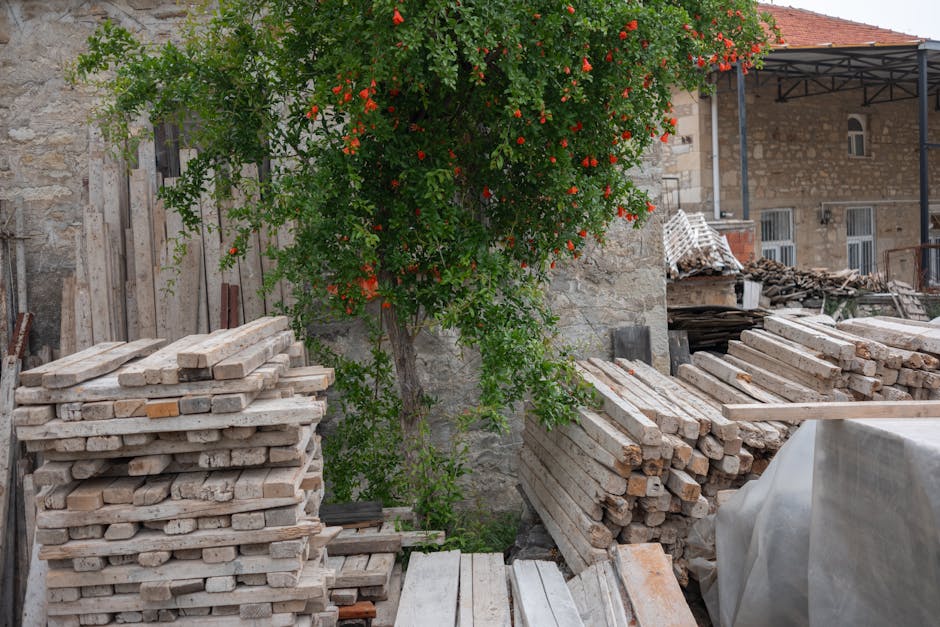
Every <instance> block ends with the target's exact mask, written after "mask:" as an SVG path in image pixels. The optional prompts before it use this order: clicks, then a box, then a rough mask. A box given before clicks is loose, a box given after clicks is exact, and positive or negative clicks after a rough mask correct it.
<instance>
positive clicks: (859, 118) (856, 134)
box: [846, 113, 868, 159]
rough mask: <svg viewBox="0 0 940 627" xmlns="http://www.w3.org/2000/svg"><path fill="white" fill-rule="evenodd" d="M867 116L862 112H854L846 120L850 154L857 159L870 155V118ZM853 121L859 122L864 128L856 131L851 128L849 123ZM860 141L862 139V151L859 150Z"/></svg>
mask: <svg viewBox="0 0 940 627" xmlns="http://www.w3.org/2000/svg"><path fill="white" fill-rule="evenodd" d="M866 118H867V116H865V115H862V114H860V113H852V114H850V115H849V117H848V120H846V133H847V137H848V142H849V143H848V150H849V156H850V157H853V158H856V159H858V158H861V157H866V156H868V120H867V119H866ZM853 121H855V122H858V124H859V126H861V127H862V130H860V131H856V130H852V129H849V128H848V125H849V124H851V123H852V122H853ZM859 141H861V149H862V150H861V152H859V150H858V149H859Z"/></svg>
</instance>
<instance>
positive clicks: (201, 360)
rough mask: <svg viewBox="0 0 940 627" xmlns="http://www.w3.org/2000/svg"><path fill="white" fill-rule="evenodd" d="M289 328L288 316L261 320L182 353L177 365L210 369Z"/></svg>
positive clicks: (179, 355) (208, 340)
mask: <svg viewBox="0 0 940 627" xmlns="http://www.w3.org/2000/svg"><path fill="white" fill-rule="evenodd" d="M287 327H288V319H287V317H286V316H277V317H265V318H260V319H259V320H255V321H253V322H249V323H248V324H246V325H243V326H241V327H239V328H238V329H233V330H232V331H230V332H229V333H227V334H224V335H221V336H218V337H212V338H208V339H206V340H204V341H203V342H201V343H200V344H197V345H196V346H193V347H190V348H189V349H187V350H185V351H181V352H180V353H179V354H178V355H177V363H179V365H180V367H181V368H208V367H211V366H214V365H215V364H217V363H219V362H220V361H222V360H223V359H225V358H227V357H230V356H232V355H234V354H236V353H238V352H239V351H241V350H243V349H245V348H247V347H248V346H250V345H251V344H254V343H255V342H258V341H260V340H262V339H264V338H266V337H268V336H271V335H274V334H275V333H278V332H280V331H284V330H285V329H287Z"/></svg>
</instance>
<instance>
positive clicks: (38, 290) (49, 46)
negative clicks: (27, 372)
mask: <svg viewBox="0 0 940 627" xmlns="http://www.w3.org/2000/svg"><path fill="white" fill-rule="evenodd" d="M184 12H185V10H184V8H183V7H181V6H180V5H179V4H178V3H177V2H176V1H175V0H125V1H120V0H115V1H113V2H80V1H77V0H9V1H7V2H3V3H2V4H0V200H2V201H3V205H4V207H3V214H2V215H0V224H4V225H7V224H8V225H11V226H12V224H13V221H12V215H13V213H12V211H13V206H14V202H22V203H23V208H24V210H25V235H26V236H27V237H29V240H28V242H27V246H26V257H27V259H26V270H27V277H28V289H27V300H28V302H29V308H30V310H31V311H33V312H34V313H35V314H36V319H35V322H34V323H33V335H32V339H33V341H32V344H33V348H36V347H38V346H41V345H42V344H48V345H50V346H52V347H58V343H59V342H58V337H59V309H60V301H61V293H62V292H61V290H62V280H63V278H64V277H65V276H67V275H69V274H71V273H72V272H73V271H74V268H75V255H74V250H75V235H76V233H77V232H78V231H79V230H80V228H81V221H82V206H83V203H84V202H85V201H86V199H87V178H88V165H87V154H88V130H87V129H88V120H89V118H90V116H91V112H92V108H93V104H94V101H93V98H92V95H91V93H90V90H88V89H87V88H81V87H72V86H71V85H69V84H67V83H66V80H65V72H66V69H67V67H68V65H69V64H70V63H71V62H73V61H74V60H75V58H76V56H77V55H78V54H79V53H80V52H81V51H82V50H83V49H84V47H85V40H86V39H87V38H88V36H89V35H90V34H91V33H92V32H93V31H94V29H95V27H96V26H97V25H98V24H100V23H101V22H102V21H104V20H105V19H106V18H110V19H112V20H114V21H116V22H119V23H121V24H123V25H124V26H126V27H127V28H129V29H131V30H133V31H135V32H138V33H143V35H144V36H145V37H146V38H147V39H150V40H166V39H167V38H168V37H170V36H171V35H172V33H173V31H174V29H175V24H176V23H177V22H178V20H179V18H180V17H182V16H183V15H184Z"/></svg>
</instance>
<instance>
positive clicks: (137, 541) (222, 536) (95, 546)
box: [39, 521, 323, 559]
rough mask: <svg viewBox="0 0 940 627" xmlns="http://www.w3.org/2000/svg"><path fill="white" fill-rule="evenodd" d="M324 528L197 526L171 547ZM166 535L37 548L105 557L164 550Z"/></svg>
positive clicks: (44, 554)
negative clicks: (238, 528)
mask: <svg viewBox="0 0 940 627" xmlns="http://www.w3.org/2000/svg"><path fill="white" fill-rule="evenodd" d="M322 529H323V526H322V525H321V524H320V523H318V522H311V521H303V522H300V523H298V524H296V525H289V526H284V527H266V528H265V529H256V530H252V531H236V530H233V529H230V528H229V529H199V530H197V531H193V532H192V533H188V534H186V535H181V536H177V537H176V538H174V539H173V549H174V550H183V549H202V548H207V547H221V546H240V545H242V544H264V543H268V542H280V541H282V540H295V539H298V538H305V537H307V536H312V535H316V534H317V533H319V532H320V531H321V530H322ZM166 546H167V538H166V534H164V533H163V532H162V531H155V530H150V529H143V530H141V531H139V532H138V533H137V535H136V536H134V537H133V538H132V539H130V540H103V539H101V540H70V541H69V542H67V543H65V544H60V545H56V546H52V545H46V546H43V547H42V549H40V551H39V557H41V558H42V559H73V558H76V557H106V556H108V555H128V554H136V553H143V552H146V551H162V550H166Z"/></svg>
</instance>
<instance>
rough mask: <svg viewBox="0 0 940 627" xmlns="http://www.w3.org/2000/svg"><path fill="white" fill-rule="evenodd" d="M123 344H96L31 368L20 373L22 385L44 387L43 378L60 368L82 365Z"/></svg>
mask: <svg viewBox="0 0 940 627" xmlns="http://www.w3.org/2000/svg"><path fill="white" fill-rule="evenodd" d="M123 344H124V342H102V343H101V344H95V345H94V346H90V347H88V348H86V349H83V350H80V351H79V352H77V353H74V354H71V355H66V356H64V357H62V358H61V359H57V360H55V361H50V362H48V363H45V364H42V365H41V366H37V367H35V368H30V369H29V370H24V371H23V372H21V373H20V385H24V386H28V387H37V386H40V385H42V378H43V376H44V375H46V374H48V373H50V372H53V371H55V370H58V369H59V368H65V367H67V366H72V365H74V364H81V363H83V362H84V361H85V360H88V359H91V358H93V357H95V356H96V355H99V354H101V353H104V352H106V351H109V350H111V349H113V348H115V347H117V346H121V345H123Z"/></svg>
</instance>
